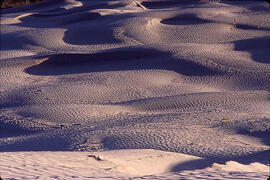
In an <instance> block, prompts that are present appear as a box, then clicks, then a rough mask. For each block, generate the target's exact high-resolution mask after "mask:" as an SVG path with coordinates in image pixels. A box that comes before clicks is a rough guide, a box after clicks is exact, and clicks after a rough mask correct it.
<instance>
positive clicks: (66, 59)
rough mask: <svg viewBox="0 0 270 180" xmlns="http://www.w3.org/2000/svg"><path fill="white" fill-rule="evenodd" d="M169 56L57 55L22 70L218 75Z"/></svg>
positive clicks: (142, 53) (125, 53)
mask: <svg viewBox="0 0 270 180" xmlns="http://www.w3.org/2000/svg"><path fill="white" fill-rule="evenodd" d="M170 56H171V54H170V53H166V52H160V51H155V50H145V49H141V50H133V51H116V52H103V53H97V54H57V55H52V56H49V57H48V58H47V60H45V61H43V62H42V63H40V64H38V65H35V66H32V67H29V68H27V69H25V72H27V73H29V74H34V75H60V74H75V73H87V72H104V71H127V70H146V69H165V70H173V71H175V72H178V73H180V74H183V75H187V76H207V75H217V74H219V73H220V72H216V71H214V70H211V69H210V68H208V67H204V66H203V65H200V64H196V63H194V62H192V61H187V60H183V59H175V58H172V57H171V58H170Z"/></svg>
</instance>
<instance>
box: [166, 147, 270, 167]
mask: <svg viewBox="0 0 270 180" xmlns="http://www.w3.org/2000/svg"><path fill="white" fill-rule="evenodd" d="M227 161H236V162H238V163H241V164H250V163H254V162H259V163H262V164H265V165H266V164H269V162H270V151H269V150H265V151H260V152H256V153H253V154H249V155H243V156H238V157H222V156H220V157H205V159H198V160H192V161H187V162H184V163H180V164H177V165H175V166H174V167H172V168H171V172H181V171H186V170H189V171H190V170H197V169H204V168H207V167H211V165H212V164H213V163H219V164H225V163H226V162H227Z"/></svg>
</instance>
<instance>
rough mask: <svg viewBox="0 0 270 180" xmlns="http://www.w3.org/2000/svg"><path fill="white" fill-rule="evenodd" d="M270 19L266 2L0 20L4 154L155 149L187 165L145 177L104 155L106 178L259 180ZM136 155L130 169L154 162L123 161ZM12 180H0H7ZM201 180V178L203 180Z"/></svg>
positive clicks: (265, 137)
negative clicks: (238, 176)
mask: <svg viewBox="0 0 270 180" xmlns="http://www.w3.org/2000/svg"><path fill="white" fill-rule="evenodd" d="M269 8H270V7H269V5H268V4H267V3H266V2H261V1H256V2H255V1H254V2H253V1H249V2H233V1H222V2H218V1H206V0H202V1H200V0H194V1H185V0H184V1H174V0H168V1H163V0H162V1H160V0H157V1H154V0H151V1H136V2H133V1H126V0H123V1H121V0H119V1H71V0H62V1H54V0H48V1H44V2H41V3H38V4H33V5H30V6H25V7H18V8H14V9H7V10H1V11H2V12H1V13H2V14H1V16H2V17H1V56H0V57H1V59H0V132H1V133H0V135H1V138H0V151H2V152H5V153H6V154H8V153H11V152H9V151H67V150H68V151H73V150H75V151H103V150H117V149H157V150H163V151H171V152H176V153H179V154H178V155H176V154H174V155H173V157H176V156H177V158H179V159H181V158H183V159H185V157H186V158H187V157H188V155H192V158H191V156H190V157H188V158H187V159H186V162H183V161H181V162H179V165H177V166H175V167H174V168H168V167H166V168H167V169H166V168H165V166H164V167H162V168H159V169H158V168H157V169H156V170H153V171H152V170H149V172H144V171H143V170H142V169H137V168H136V166H138V165H137V164H136V163H135V165H134V164H133V165H130V166H128V165H126V164H125V163H124V164H123V163H122V164H121V163H120V165H119V162H122V160H121V158H120V159H117V158H118V156H119V153H118V152H114V151H112V152H110V151H108V152H105V156H107V155H106V153H108V154H110V153H113V152H114V153H115V156H116V159H117V160H113V158H111V157H109V158H108V162H109V164H106V167H107V166H108V169H110V168H111V169H113V170H112V171H111V169H110V170H108V171H107V170H106V171H104V172H103V171H102V173H105V174H106V172H107V173H108V172H113V173H115V177H130V176H132V177H134V176H135V175H140V176H142V175H149V174H153V173H154V174H156V173H158V172H159V173H165V172H179V171H184V170H195V169H202V168H207V167H209V166H211V164H213V163H221V164H224V163H225V162H227V161H230V160H231V161H237V162H238V163H241V164H243V168H242V170H241V168H240V167H242V165H241V164H240V165H239V164H234V162H227V165H219V164H214V165H213V166H212V167H211V168H212V169H211V168H210V170H209V169H204V171H205V172H207V173H210V171H211V172H216V173H217V174H218V175H217V177H218V178H219V179H222V178H224V177H225V176H228V177H229V176H230V174H226V172H224V171H223V170H224V169H230V170H231V168H232V167H235V168H240V170H239V171H244V170H243V169H248V168H249V167H251V169H252V168H255V169H256V167H257V165H258V164H256V163H259V165H258V166H260V167H262V166H263V168H265V166H266V164H269V162H268V159H267V158H266V157H268V155H269V126H270V125H269V124H270V123H269V120H270V92H269V89H270V79H269V77H270V66H269V63H270V53H269V50H268V49H269V48H270V43H269V42H270V38H269V37H270V22H269V19H270V13H269ZM6 151H7V152H6ZM131 151H132V153H135V155H134V158H138V157H140V156H141V155H142V154H149V153H150V154H151V152H150V151H151V150H141V152H139V151H140V150H138V151H136V150H130V151H128V150H123V151H121V153H127V154H129V153H130V152H131ZM144 151H145V152H144ZM95 153H98V152H95ZM136 153H138V154H136ZM152 153H153V154H157V153H160V155H159V156H158V158H157V159H158V161H167V160H164V159H163V156H165V155H164V154H163V153H165V154H166V153H169V152H163V153H161V152H159V151H158V152H156V151H155V152H154V151H153V152H152ZM181 153H184V154H188V155H184V154H181ZM14 155H16V157H14V158H15V159H16V158H17V156H18V157H19V156H21V155H22V156H24V157H27V154H15V153H14ZM10 156H11V155H10ZM35 156H40V158H42V157H41V156H42V155H38V154H37V155H35ZM147 156H148V155H147ZM178 156H179V157H178ZM195 156H197V157H195ZM55 157H59V155H57V154H55ZM80 157H81V158H83V156H80ZM93 157H94V156H93ZM90 158H91V157H90ZM11 159H12V158H11ZM11 159H8V158H7V160H6V161H5V162H7V161H10V160H11ZM105 159H106V158H105ZM150 159H151V158H150ZM157 159H156V160H157ZM165 159H166V158H165ZM198 159H200V160H198ZM61 161H62V160H61ZM104 161H106V160H104ZM123 161H124V162H126V161H125V160H123ZM112 162H113V163H112ZM136 162H137V161H136ZM143 162H144V161H143ZM167 162H168V166H169V165H171V164H170V163H171V160H168V161H167ZM169 162H170V163H169ZM196 162H198V163H199V164H200V162H201V163H202V164H203V166H193V165H192V164H194V163H196ZM30 163H31V162H30ZM46 163H48V162H47V161H46ZM91 163H94V164H95V163H96V162H92V161H91ZM106 163H107V161H106ZM110 163H112V164H110ZM140 163H141V162H140ZM140 163H139V164H140ZM149 163H150V166H153V167H154V164H153V163H152V160H151V162H149ZM151 163H152V164H151ZM174 163H175V162H174ZM250 163H251V165H247V166H245V165H244V164H250ZM254 163H255V165H254ZM115 164H116V165H117V166H120V167H119V168H115V169H114V168H113V167H114V166H113V165H115ZM97 165H98V166H99V167H101V168H103V167H104V164H103V165H100V164H99V163H97ZM174 165H175V164H174ZM174 165H173V166H174ZM0 166H4V163H0ZM171 166H172V165H171ZM223 166H226V167H223ZM227 166H228V167H227ZM244 166H245V167H244ZM184 167H188V169H187V168H184ZM214 167H218V168H219V170H220V169H222V170H221V171H219V170H213V168H214ZM41 168H42V167H41ZM69 168H74V167H69ZM11 169H12V168H11ZM11 169H8V168H6V169H5V171H4V174H3V176H4V175H5V176H6V177H9V178H12V175H11V174H9V172H10V171H13V170H11ZM75 169H76V168H75ZM105 169H106V168H105ZM92 170H93V169H92ZM230 170H229V171H230ZM93 171H96V172H97V170H93ZM202 171H203V170H195V171H194V173H195V174H196V173H198V174H197V175H196V177H200V176H202V174H201V172H202ZM225 171H226V170H225ZM18 172H19V171H18ZM119 172H121V173H122V174H121V173H120V174H119ZM1 173H2V172H1ZM58 173H61V174H62V171H61V170H59V171H58ZM190 173H191V172H186V174H185V173H184V172H183V173H182V174H181V173H178V174H177V173H176V174H172V173H171V174H166V175H164V176H167V177H172V179H173V177H174V176H175V177H176V179H177V178H178V179H179V178H180V177H183V178H184V177H186V176H190V175H191V174H190ZM219 173H220V174H219ZM224 173H225V174H226V175H224ZM18 174H19V173H18ZM210 174H211V173H210ZM222 174H223V175H224V176H223V175H222ZM193 175H194V174H193ZM1 176H2V175H1ZM26 176H28V175H26V174H25V177H26ZM232 176H233V175H232ZM243 176H245V177H250V178H252V177H254V178H262V177H265V176H266V173H265V172H260V173H258V174H252V173H251V174H248V173H246V174H245V175H243ZM29 177H30V176H29ZM97 177H99V178H100V177H101V176H95V177H93V178H97ZM82 178H85V176H82ZM111 178H112V177H111ZM137 178H140V177H137ZM144 178H150V179H151V178H160V179H162V178H163V176H159V175H153V176H147V177H146V176H145V177H144ZM135 179H136V178H135Z"/></svg>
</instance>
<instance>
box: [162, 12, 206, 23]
mask: <svg viewBox="0 0 270 180" xmlns="http://www.w3.org/2000/svg"><path fill="white" fill-rule="evenodd" d="M209 22H211V21H208V20H204V19H201V18H198V17H196V16H195V15H194V14H184V15H178V16H175V17H171V18H168V19H163V20H162V21H160V23H162V24H168V25H196V24H203V23H209Z"/></svg>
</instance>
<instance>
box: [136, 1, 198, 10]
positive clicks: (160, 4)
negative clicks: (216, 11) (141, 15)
mask: <svg viewBox="0 0 270 180" xmlns="http://www.w3.org/2000/svg"><path fill="white" fill-rule="evenodd" d="M198 3H201V0H168V1H160V0H156V1H153V0H152V1H143V2H142V3H141V4H142V5H143V6H145V7H146V8H148V9H159V8H168V7H174V6H177V5H189V4H198Z"/></svg>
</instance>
